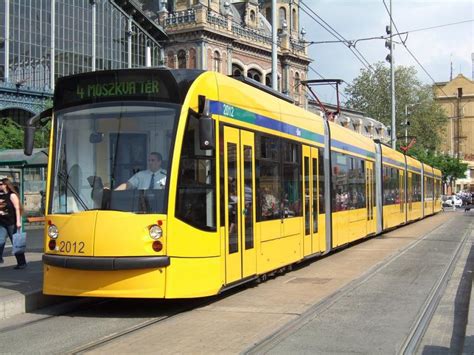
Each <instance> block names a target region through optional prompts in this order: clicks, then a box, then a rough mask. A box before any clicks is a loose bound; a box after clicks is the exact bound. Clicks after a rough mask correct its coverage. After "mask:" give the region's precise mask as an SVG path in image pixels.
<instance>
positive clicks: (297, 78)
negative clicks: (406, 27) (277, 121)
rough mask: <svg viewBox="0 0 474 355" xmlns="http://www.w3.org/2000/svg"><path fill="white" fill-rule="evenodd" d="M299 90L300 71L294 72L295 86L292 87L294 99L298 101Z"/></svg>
mask: <svg viewBox="0 0 474 355" xmlns="http://www.w3.org/2000/svg"><path fill="white" fill-rule="evenodd" d="M300 92H301V78H300V73H298V72H296V73H295V87H294V93H295V97H294V99H295V101H297V102H298V103H300Z"/></svg>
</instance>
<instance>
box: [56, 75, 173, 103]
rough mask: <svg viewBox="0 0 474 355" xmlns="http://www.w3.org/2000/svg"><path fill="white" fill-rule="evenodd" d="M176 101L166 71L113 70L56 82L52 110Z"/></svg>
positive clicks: (75, 76) (169, 76)
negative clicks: (116, 103) (73, 106)
mask: <svg viewBox="0 0 474 355" xmlns="http://www.w3.org/2000/svg"><path fill="white" fill-rule="evenodd" d="M178 99H179V94H178V92H177V85H176V80H175V79H174V78H173V76H172V75H170V74H169V71H166V70H155V71H153V70H113V71H103V72H93V73H84V74H79V75H74V76H69V77H64V78H61V79H59V80H58V83H57V85H56V90H55V94H54V105H55V107H66V106H72V105H80V104H85V103H94V102H101V101H118V100H119V101H126V100H146V101H155V100H157V101H169V102H176V100H178Z"/></svg>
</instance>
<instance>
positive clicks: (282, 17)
mask: <svg viewBox="0 0 474 355" xmlns="http://www.w3.org/2000/svg"><path fill="white" fill-rule="evenodd" d="M279 13H280V26H279V27H280V28H281V27H282V24H283V22H286V9H285V8H284V7H280V10H279Z"/></svg>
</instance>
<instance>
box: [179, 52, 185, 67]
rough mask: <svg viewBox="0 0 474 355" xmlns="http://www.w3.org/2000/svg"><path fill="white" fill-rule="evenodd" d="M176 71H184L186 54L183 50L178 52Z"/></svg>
mask: <svg viewBox="0 0 474 355" xmlns="http://www.w3.org/2000/svg"><path fill="white" fill-rule="evenodd" d="M178 69H186V52H185V51H184V49H181V50H180V51H179V52H178Z"/></svg>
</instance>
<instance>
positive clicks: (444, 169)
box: [410, 147, 468, 188]
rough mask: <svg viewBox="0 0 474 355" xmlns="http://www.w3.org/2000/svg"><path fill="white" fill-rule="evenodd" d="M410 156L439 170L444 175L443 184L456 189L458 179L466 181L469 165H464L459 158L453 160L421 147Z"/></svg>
mask: <svg viewBox="0 0 474 355" xmlns="http://www.w3.org/2000/svg"><path fill="white" fill-rule="evenodd" d="M410 155H411V156H413V157H415V158H416V159H418V160H420V161H421V162H423V163H425V164H428V165H430V166H432V167H435V168H438V169H439V170H441V173H442V174H443V182H444V183H447V184H449V185H450V186H451V188H453V187H454V185H455V183H456V180H457V179H464V178H465V177H466V171H467V167H468V164H466V163H463V162H462V161H461V160H459V158H453V157H451V156H450V155H447V154H435V153H433V151H430V150H425V149H422V148H420V147H416V148H415V149H413V150H411V151H410Z"/></svg>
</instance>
